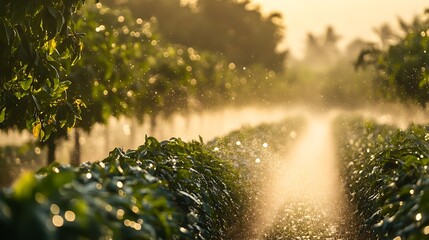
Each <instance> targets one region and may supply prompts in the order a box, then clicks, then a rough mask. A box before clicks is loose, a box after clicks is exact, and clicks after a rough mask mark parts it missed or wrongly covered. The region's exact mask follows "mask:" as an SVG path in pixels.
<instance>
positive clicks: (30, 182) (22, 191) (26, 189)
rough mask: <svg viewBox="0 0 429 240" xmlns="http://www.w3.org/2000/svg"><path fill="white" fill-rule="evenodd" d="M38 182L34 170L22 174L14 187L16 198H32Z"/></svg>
mask: <svg viewBox="0 0 429 240" xmlns="http://www.w3.org/2000/svg"><path fill="white" fill-rule="evenodd" d="M36 184H37V180H36V177H35V176H34V174H33V173H32V172H26V173H24V174H22V175H21V177H20V178H19V179H18V181H17V182H16V183H15V185H14V187H13V188H14V192H13V193H14V196H15V198H16V199H19V200H24V199H30V198H31V196H32V194H33V189H34V188H35V186H36Z"/></svg>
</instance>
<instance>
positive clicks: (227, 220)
mask: <svg viewBox="0 0 429 240" xmlns="http://www.w3.org/2000/svg"><path fill="white" fill-rule="evenodd" d="M300 125H302V123H301V122H300V121H296V120H287V121H285V122H281V123H279V124H274V125H261V126H259V127H255V128H244V129H242V130H240V131H236V132H233V133H231V134H230V135H228V136H225V137H223V138H219V139H216V140H214V141H212V142H211V143H208V144H203V143H202V140H200V141H191V142H188V143H187V142H184V141H182V140H180V139H178V138H172V139H170V140H166V141H158V140H157V139H155V138H152V137H147V138H146V141H145V143H144V145H142V146H140V147H139V148H138V149H136V150H128V151H124V150H122V149H114V150H113V151H111V152H110V154H109V156H108V157H107V158H105V159H104V160H102V161H99V162H92V163H89V162H85V163H82V164H80V165H79V166H78V167H74V166H70V165H61V164H57V163H54V164H51V165H49V166H48V167H45V168H42V169H40V170H38V171H37V172H36V173H32V172H27V173H25V174H23V175H22V176H21V177H20V178H19V179H18V180H17V181H16V182H15V183H14V185H13V186H12V187H10V188H4V189H2V190H1V191H0V232H1V233H2V235H3V236H8V237H9V238H10V239H43V240H46V239H231V238H235V237H240V236H243V234H244V233H243V231H242V227H243V226H244V222H245V221H249V219H250V216H249V209H250V204H251V203H253V202H252V201H251V198H250V197H249V196H252V195H253V196H252V197H256V198H257V194H258V193H257V191H256V190H255V188H254V187H253V188H251V186H252V183H253V182H256V181H259V182H261V181H264V179H263V178H261V177H262V175H261V174H260V172H261V171H259V170H255V169H257V167H258V166H262V167H267V166H268V165H269V164H271V163H272V162H271V163H270V161H271V158H270V156H269V154H268V152H269V151H268V150H269V149H270V148H273V149H281V148H282V147H284V146H286V145H287V144H289V143H291V142H293V139H294V138H295V136H296V134H297V133H296V131H298V129H299V126H300ZM279 129H280V130H279ZM280 137H282V138H281V139H285V140H283V141H279V138H280ZM257 159H259V161H258V160H257ZM258 174H259V175H258ZM250 189H252V190H250Z"/></svg>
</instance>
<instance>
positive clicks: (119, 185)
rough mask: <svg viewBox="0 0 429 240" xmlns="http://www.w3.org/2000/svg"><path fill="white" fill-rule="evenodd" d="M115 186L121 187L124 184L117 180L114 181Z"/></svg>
mask: <svg viewBox="0 0 429 240" xmlns="http://www.w3.org/2000/svg"><path fill="white" fill-rule="evenodd" d="M116 186H117V187H118V188H122V187H123V186H124V184H123V183H122V182H121V181H118V182H117V183H116Z"/></svg>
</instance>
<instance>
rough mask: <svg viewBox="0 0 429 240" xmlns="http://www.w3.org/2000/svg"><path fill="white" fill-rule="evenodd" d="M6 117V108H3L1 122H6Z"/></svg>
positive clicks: (0, 115)
mask: <svg viewBox="0 0 429 240" xmlns="http://www.w3.org/2000/svg"><path fill="white" fill-rule="evenodd" d="M5 118H6V108H3V109H2V110H1V112H0V123H2V122H4V120H5Z"/></svg>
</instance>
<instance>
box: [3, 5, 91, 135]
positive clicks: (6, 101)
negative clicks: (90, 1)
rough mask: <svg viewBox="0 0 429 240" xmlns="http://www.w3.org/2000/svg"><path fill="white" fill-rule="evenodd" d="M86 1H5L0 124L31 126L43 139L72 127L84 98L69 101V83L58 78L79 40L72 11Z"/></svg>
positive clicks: (77, 54)
mask: <svg viewBox="0 0 429 240" xmlns="http://www.w3.org/2000/svg"><path fill="white" fill-rule="evenodd" d="M83 3H84V0H68V1H37V0H31V1H10V0H4V1H2V2H1V5H2V8H1V10H0V128H1V129H8V128H12V127H17V128H18V129H24V128H27V129H29V130H31V131H32V132H33V134H34V135H35V136H39V137H40V138H41V139H42V140H45V139H47V138H48V137H49V135H50V134H51V133H52V132H53V131H56V130H57V129H58V128H60V126H59V125H60V124H59V123H58V119H59V118H65V119H67V121H65V122H64V123H63V124H61V125H62V126H61V127H63V128H70V127H73V126H74V124H75V121H76V119H77V118H79V117H80V115H79V114H80V107H81V105H80V102H79V101H74V102H73V101H70V99H68V98H67V94H66V90H67V88H68V86H69V85H70V82H68V81H63V80H62V79H60V73H61V72H62V71H63V65H62V63H61V62H62V59H69V61H71V62H72V63H75V62H76V61H77V60H78V59H79V58H80V50H81V47H82V45H81V41H80V37H79V35H78V34H76V33H75V31H74V30H73V23H72V22H71V16H72V14H73V13H74V12H75V11H76V10H77V9H79V8H80V7H81V5H82V4H83Z"/></svg>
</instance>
